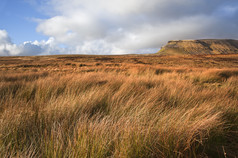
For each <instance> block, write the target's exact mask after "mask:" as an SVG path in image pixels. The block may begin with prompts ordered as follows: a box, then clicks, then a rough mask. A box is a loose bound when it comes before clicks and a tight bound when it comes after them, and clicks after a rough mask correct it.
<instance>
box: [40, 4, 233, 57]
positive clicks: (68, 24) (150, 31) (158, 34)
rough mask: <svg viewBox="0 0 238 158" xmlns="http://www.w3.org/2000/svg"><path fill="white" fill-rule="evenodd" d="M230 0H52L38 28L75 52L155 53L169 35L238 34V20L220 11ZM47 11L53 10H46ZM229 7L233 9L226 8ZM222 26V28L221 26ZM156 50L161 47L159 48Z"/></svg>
mask: <svg viewBox="0 0 238 158" xmlns="http://www.w3.org/2000/svg"><path fill="white" fill-rule="evenodd" d="M232 2H234V1H232V0H227V1H226V2H224V1H223V0H210V1H207V0H199V1H198V0H170V1H168V0H150V1H147V0H127V1H123V0H50V1H48V3H47V5H45V6H44V7H45V8H48V9H49V8H51V9H50V10H51V11H50V13H49V15H51V18H49V19H45V20H41V21H40V22H39V25H38V27H37V31H38V32H41V33H43V34H44V35H47V36H50V37H54V38H55V41H56V42H58V43H63V44H66V45H67V46H69V48H70V49H69V50H74V52H75V53H90V54H92V53H93V54H97V53H104V54H114V53H143V52H149V51H151V53H153V51H154V50H158V49H159V48H160V47H161V46H162V45H163V44H165V43H166V42H167V41H168V40H172V39H188V38H189V39H196V38H229V37H232V38H238V35H237V34H236V35H234V31H235V30H236V29H235V27H232V28H230V26H232V25H233V26H237V23H238V22H237V20H235V21H234V20H228V21H226V23H224V21H225V20H226V19H225V18H224V17H222V16H218V15H216V12H217V10H219V9H220V8H221V7H222V6H224V4H226V8H228V9H230V8H229V4H230V5H231V6H232V7H231V10H232V13H233V15H232V16H235V14H234V12H236V10H235V9H233V8H236V7H234V6H238V5H237V3H232ZM45 10H47V9H45ZM226 10H227V9H226ZM221 30H222V31H221ZM155 52H156V51H155Z"/></svg>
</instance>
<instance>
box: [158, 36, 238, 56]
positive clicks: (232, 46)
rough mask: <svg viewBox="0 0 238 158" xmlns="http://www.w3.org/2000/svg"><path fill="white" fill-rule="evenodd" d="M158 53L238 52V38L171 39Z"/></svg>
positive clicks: (200, 53) (199, 53) (201, 53)
mask: <svg viewBox="0 0 238 158" xmlns="http://www.w3.org/2000/svg"><path fill="white" fill-rule="evenodd" d="M158 53H159V54H164V55H167V54H168V55H176V54H194V55H204V54H238V40H232V39H201V40H176V41H169V42H168V44H167V45H165V46H163V47H162V48H161V50H160V51H159V52H158Z"/></svg>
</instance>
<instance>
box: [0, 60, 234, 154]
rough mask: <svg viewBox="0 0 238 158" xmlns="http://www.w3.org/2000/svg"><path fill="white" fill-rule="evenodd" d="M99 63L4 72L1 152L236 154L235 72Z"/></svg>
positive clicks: (0, 82) (0, 101)
mask: <svg viewBox="0 0 238 158" xmlns="http://www.w3.org/2000/svg"><path fill="white" fill-rule="evenodd" d="M100 60H106V61H108V60H109V59H104V58H103V59H101V58H100ZM110 60H112V59H110ZM97 62H98V61H97ZM70 65H71V64H68V65H67V66H70ZM100 66H101V68H100V70H99V69H98V71H97V72H95V71H94V72H85V71H84V72H82V71H75V72H67V71H60V72H57V73H49V72H42V71H37V72H27V71H26V72H18V71H14V73H13V72H12V73H1V77H0V157H206V156H208V157H222V156H224V152H226V154H227V156H229V157H235V156H237V155H238V153H237V151H238V150H237V146H238V133H237V131H238V106H237V105H238V86H237V85H238V76H237V69H235V68H232V69H229V68H226V69H216V68H212V69H203V68H199V69H188V68H171V67H169V68H168V67H167V68H166V67H158V66H154V67H153V66H149V65H146V66H145V65H144V66H143V65H136V66H135V65H134V66H133V65H132V66H130V67H129V66H128V65H126V64H124V65H123V64H122V65H121V66H118V65H116V67H117V69H114V68H113V69H114V70H112V71H108V67H107V66H106V67H104V66H103V65H100ZM97 67H98V66H97ZM78 68H81V67H78Z"/></svg>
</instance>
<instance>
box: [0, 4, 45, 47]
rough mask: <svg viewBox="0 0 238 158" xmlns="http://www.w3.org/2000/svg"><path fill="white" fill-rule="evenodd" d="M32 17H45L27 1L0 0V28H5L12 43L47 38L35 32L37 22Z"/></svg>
mask: <svg viewBox="0 0 238 158" xmlns="http://www.w3.org/2000/svg"><path fill="white" fill-rule="evenodd" d="M34 18H39V19H44V18H47V17H46V16H45V15H44V14H41V13H40V12H39V11H38V10H37V8H36V6H34V5H33V4H30V3H28V2H27V1H24V0H1V2H0V19H1V20H0V29H5V30H7V32H8V34H9V36H11V38H12V41H13V42H14V43H16V44H20V43H23V42H24V41H28V40H29V41H34V40H43V39H47V36H44V35H43V34H41V33H38V32H36V27H37V23H36V22H35V21H34V20H33V19H34Z"/></svg>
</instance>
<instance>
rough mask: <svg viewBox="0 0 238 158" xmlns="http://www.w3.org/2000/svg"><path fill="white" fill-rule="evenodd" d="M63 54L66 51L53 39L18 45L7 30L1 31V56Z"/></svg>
mask: <svg viewBox="0 0 238 158" xmlns="http://www.w3.org/2000/svg"><path fill="white" fill-rule="evenodd" d="M63 52H64V49H61V48H59V47H58V46H57V44H56V43H55V40H54V38H53V37H51V38H49V40H47V41H44V40H43V41H40V42H39V41H34V42H32V41H26V42H24V43H22V44H20V45H16V44H13V43H12V42H11V38H10V37H9V36H8V33H7V31H6V30H0V56H9V55H11V56H19V55H44V54H60V53H63Z"/></svg>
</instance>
